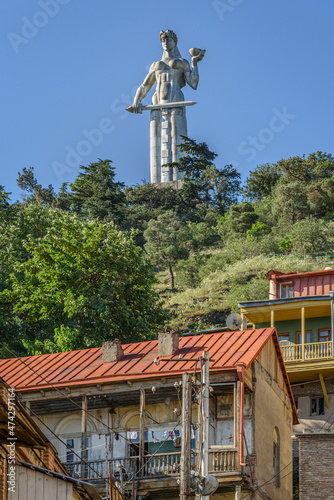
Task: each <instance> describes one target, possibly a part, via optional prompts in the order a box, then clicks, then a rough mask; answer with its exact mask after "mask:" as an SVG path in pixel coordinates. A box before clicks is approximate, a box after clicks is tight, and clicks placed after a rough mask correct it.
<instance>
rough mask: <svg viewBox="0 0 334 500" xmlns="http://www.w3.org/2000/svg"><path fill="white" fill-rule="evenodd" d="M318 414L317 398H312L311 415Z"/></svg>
mask: <svg viewBox="0 0 334 500" xmlns="http://www.w3.org/2000/svg"><path fill="white" fill-rule="evenodd" d="M316 414H317V400H316V399H315V398H314V399H311V415H316Z"/></svg>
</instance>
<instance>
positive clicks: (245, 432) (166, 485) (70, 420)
mask: <svg viewBox="0 0 334 500" xmlns="http://www.w3.org/2000/svg"><path fill="white" fill-rule="evenodd" d="M172 337H173V336H172ZM166 349H167V350H166ZM203 351H205V352H209V355H210V364H209V376H210V399H209V414H208V418H209V429H210V431H209V433H208V436H207V444H208V450H207V455H208V456H207V458H208V471H209V474H211V475H214V476H216V478H217V479H218V484H219V487H218V490H217V491H216V493H214V495H211V496H212V497H213V498H217V500H218V499H224V500H225V499H226V500H227V499H229V498H231V499H232V498H233V499H234V498H241V496H244V495H245V494H246V493H247V494H250V498H253V499H255V498H266V499H272V500H274V499H278V498H280V499H282V500H288V499H289V500H290V499H291V496H292V480H291V475H290V476H289V475H287V476H286V475H285V474H282V473H281V470H282V469H284V470H288V468H289V467H291V461H292V445H291V433H292V424H293V422H294V423H296V422H297V416H296V409H295V406H294V401H293V397H292V392H291V388H290V385H289V381H288V378H287V374H286V371H285V367H284V363H283V359H282V356H281V351H280V348H279V343H278V338H277V334H276V331H275V329H274V328H262V329H258V330H246V331H236V332H218V333H213V334H207V335H198V336H185V337H182V338H180V339H178V338H176V337H175V335H174V337H173V338H170V339H168V335H167V338H165V339H163V338H160V345H159V343H158V341H157V340H152V341H148V342H141V343H135V344H126V345H120V344H119V343H117V342H115V343H113V344H110V343H108V345H104V350H102V349H101V348H97V349H86V350H81V351H73V352H67V353H58V354H48V355H41V356H35V357H27V358H23V359H22V360H20V359H19V358H15V359H10V360H0V370H1V373H3V376H4V377H5V379H6V380H7V381H8V383H9V384H11V385H12V386H14V387H15V388H16V390H17V391H19V393H20V395H21V398H22V399H23V400H24V401H25V402H26V404H27V405H28V406H29V407H30V411H31V415H32V416H34V415H35V418H36V419H37V417H38V419H40V420H41V421H43V422H44V423H45V424H46V425H47V427H48V429H49V431H48V429H43V430H44V431H45V433H46V434H47V435H48V437H49V439H50V440H51V441H52V442H53V443H54V445H55V447H56V448H57V450H58V453H59V456H60V459H61V460H62V462H63V463H64V465H65V466H66V467H67V469H68V470H69V471H71V472H72V474H73V475H74V476H75V477H80V478H81V479H84V480H85V479H86V480H90V481H94V482H95V483H94V484H96V485H97V486H98V487H100V488H103V481H101V478H107V477H108V474H109V472H110V474H111V476H112V477H113V478H114V479H115V481H117V483H118V485H119V487H120V488H122V490H123V491H124V493H125V494H129V495H130V497H131V495H132V494H133V496H134V497H136V496H137V498H138V496H142V497H144V498H175V499H177V498H179V483H178V480H179V479H180V462H181V448H180V444H181V440H182V427H181V419H180V413H181V403H182V386H181V385H180V383H181V378H182V375H183V373H185V372H189V373H191V374H193V393H192V398H193V399H192V401H193V404H192V432H191V457H192V458H191V468H192V469H193V470H194V471H195V470H198V467H199V461H200V460H201V453H202V446H203V442H200V439H199V432H200V426H201V425H203V422H202V420H201V418H202V417H201V408H202V407H201V403H200V398H199V397H198V388H201V379H200V372H201V364H203V359H204V355H203ZM22 361H24V364H23V363H22ZM29 367H31V368H32V369H33V371H32V370H31V369H30V368H29ZM39 425H41V426H42V424H39ZM42 427H43V426H42ZM50 431H52V433H54V434H56V435H58V436H60V437H61V439H62V440H63V441H64V443H65V444H64V445H62V444H61V443H59V442H58V440H57V439H56V438H55V437H54V435H53V434H52V433H51V432H50ZM84 443H85V445H84ZM72 450H74V451H76V452H77V453H78V454H79V455H80V456H81V457H82V458H84V459H85V461H86V462H87V463H88V464H90V466H91V468H92V469H93V470H91V469H90V470H88V469H87V466H86V465H84V464H83V463H81V461H80V459H78V458H77V457H75V455H74V454H73V453H72Z"/></svg>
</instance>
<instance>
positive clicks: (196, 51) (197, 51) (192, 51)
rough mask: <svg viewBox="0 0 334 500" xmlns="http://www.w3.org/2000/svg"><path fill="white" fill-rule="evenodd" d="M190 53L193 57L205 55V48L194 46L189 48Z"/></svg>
mask: <svg viewBox="0 0 334 500" xmlns="http://www.w3.org/2000/svg"><path fill="white" fill-rule="evenodd" d="M189 54H190V55H191V57H198V56H202V57H204V54H205V50H204V49H196V48H193V49H189Z"/></svg>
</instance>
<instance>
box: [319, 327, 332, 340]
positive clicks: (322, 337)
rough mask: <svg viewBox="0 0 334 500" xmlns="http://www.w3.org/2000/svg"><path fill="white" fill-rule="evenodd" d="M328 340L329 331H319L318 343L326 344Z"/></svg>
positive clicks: (326, 329)
mask: <svg viewBox="0 0 334 500" xmlns="http://www.w3.org/2000/svg"><path fill="white" fill-rule="evenodd" d="M328 340H330V330H329V329H328V328H325V329H323V330H319V342H327V341H328Z"/></svg>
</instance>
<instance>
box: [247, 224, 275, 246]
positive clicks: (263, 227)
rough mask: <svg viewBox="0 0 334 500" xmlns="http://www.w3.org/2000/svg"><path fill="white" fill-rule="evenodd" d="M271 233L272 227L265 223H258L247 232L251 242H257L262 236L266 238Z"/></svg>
mask: <svg viewBox="0 0 334 500" xmlns="http://www.w3.org/2000/svg"><path fill="white" fill-rule="evenodd" d="M270 231H271V229H270V227H269V226H267V224H264V223H263V222H260V221H256V222H255V223H254V224H253V225H252V227H251V229H248V231H247V239H249V240H256V241H258V240H259V238H261V237H262V236H265V235H266V234H269V233H270Z"/></svg>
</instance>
